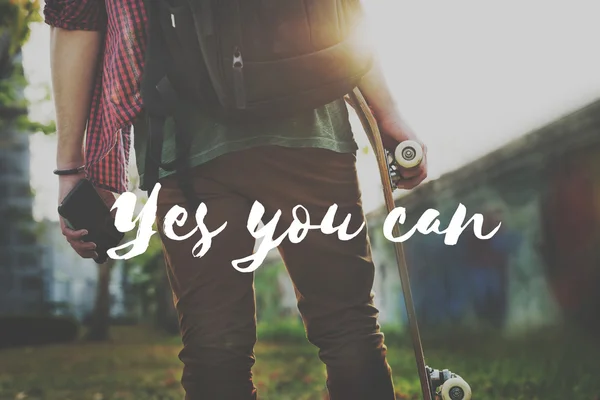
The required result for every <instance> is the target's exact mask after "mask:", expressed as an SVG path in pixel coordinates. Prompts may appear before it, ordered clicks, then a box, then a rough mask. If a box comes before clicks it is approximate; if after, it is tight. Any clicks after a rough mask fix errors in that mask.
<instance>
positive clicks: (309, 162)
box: [157, 146, 394, 400]
mask: <svg viewBox="0 0 600 400" xmlns="http://www.w3.org/2000/svg"><path fill="white" fill-rule="evenodd" d="M355 161H356V159H355V155H354V154H341V153H336V152H333V151H328V150H322V149H313V148H301V149H299V148H295V149H292V148H285V147H279V146H262V147H256V148H252V149H248V150H244V151H239V152H234V153H229V154H227V155H225V156H221V157H219V158H217V159H215V160H213V161H211V162H208V163H207V164H204V165H202V166H200V167H197V168H194V169H193V170H192V173H193V174H192V176H193V185H194V190H195V193H196V195H197V196H198V197H199V199H200V200H201V201H202V202H204V204H206V206H207V208H208V214H207V216H206V218H205V221H204V222H205V224H206V226H207V227H208V229H209V230H210V231H214V230H216V229H217V228H218V227H220V226H221V225H222V224H223V223H224V222H225V221H227V227H226V228H225V230H224V231H222V232H221V233H220V234H219V235H218V236H216V237H215V238H214V239H213V243H212V247H211V248H210V250H209V251H208V253H206V254H205V255H204V256H203V257H201V258H194V257H193V256H192V248H193V246H194V245H195V244H196V242H198V240H199V233H196V234H195V235H194V236H192V237H191V238H189V239H186V240H183V241H173V240H170V239H168V238H166V237H165V235H164V232H163V227H162V221H163V219H164V217H165V215H166V213H167V212H168V211H169V210H170V209H171V207H173V206H174V205H179V206H181V207H186V203H185V198H184V196H183V194H182V193H181V191H180V190H179V186H178V184H177V182H176V180H175V179H174V178H171V177H169V178H165V179H162V180H161V184H162V188H161V192H160V195H159V198H158V212H157V218H158V229H159V233H160V235H161V237H162V240H163V246H164V250H165V259H166V262H167V269H168V274H169V279H170V282H171V286H172V289H173V293H174V298H175V304H176V308H177V312H178V314H179V320H180V327H181V334H182V338H183V345H184V347H183V350H182V351H181V353H180V359H181V360H182V362H183V363H184V372H183V378H182V385H183V387H184V389H185V391H186V399H187V400H201V399H202V400H204V399H206V400H221V399H223V400H229V399H231V400H251V399H257V393H256V389H255V387H254V385H253V383H252V373H251V368H252V366H253V364H254V362H255V358H254V353H253V348H254V344H255V342H256V313H255V298H254V286H253V273H243V272H239V271H237V270H235V269H234V268H233V266H232V265H231V261H232V260H236V259H241V258H244V257H247V256H249V255H251V254H252V251H253V247H254V244H255V240H254V238H253V237H252V236H251V235H250V233H249V232H248V230H247V227H246V223H247V220H248V215H249V212H250V209H251V207H252V204H253V203H254V201H256V200H258V201H259V202H260V203H261V204H262V205H263V206H264V207H265V209H266V213H265V222H268V221H270V220H271V219H272V217H273V216H274V214H275V213H276V212H277V210H281V211H282V216H281V220H280V223H279V224H278V228H277V232H276V236H275V237H278V236H279V235H281V233H283V232H284V231H285V230H287V229H288V227H289V226H290V223H291V221H292V212H291V210H292V208H294V207H295V206H296V205H299V204H301V205H303V206H304V207H306V209H307V210H308V211H309V213H310V218H311V223H312V224H313V225H315V224H319V223H320V222H321V220H322V219H323V216H324V215H325V213H326V212H327V210H328V208H329V207H330V206H331V205H332V204H334V203H335V204H337V205H338V206H339V208H338V211H337V214H336V215H337V217H336V220H335V223H334V226H337V225H339V224H340V223H341V222H342V221H343V220H344V219H345V217H346V215H348V214H351V215H352V219H351V223H350V226H349V229H348V232H355V231H356V230H357V229H358V228H359V227H360V225H361V224H362V223H363V222H364V214H363V211H362V205H361V200H360V190H359V188H358V183H357V176H356V166H355ZM188 212H189V213H190V215H189V218H188V222H187V223H186V224H185V225H184V226H183V227H181V228H179V227H177V226H176V225H175V232H176V233H177V234H179V235H184V234H185V233H188V232H190V231H191V230H192V229H193V228H194V227H195V226H196V225H195V224H196V222H195V220H194V218H193V216H194V212H195V210H188ZM279 252H280V254H281V256H282V258H283V260H284V262H285V265H286V268H287V270H288V272H289V274H290V277H291V279H292V281H293V284H294V288H295V291H296V296H297V299H298V308H299V310H300V313H301V314H302V318H303V321H304V324H305V327H306V331H307V336H308V339H309V341H310V342H311V343H312V344H314V345H315V346H317V347H318V348H319V350H320V351H319V357H320V359H321V360H322V361H323V362H324V363H325V365H326V367H327V375H328V378H327V387H328V390H329V394H330V398H331V400H354V399H356V400H393V399H394V388H393V385H392V381H391V370H390V368H389V365H388V364H387V362H386V346H385V345H384V343H383V335H382V333H381V332H380V331H379V325H378V323H377V316H378V310H377V309H376V308H375V307H374V305H373V294H372V286H373V277H374V265H373V262H372V259H371V250H370V244H369V239H368V236H367V231H366V227H365V228H363V229H362V231H361V233H360V234H359V235H358V236H357V237H355V238H354V239H352V240H350V241H341V240H339V239H338V237H337V234H333V235H325V234H323V233H322V232H321V231H320V230H311V231H310V232H309V233H308V236H307V237H306V238H305V239H304V240H303V241H301V242H300V243H297V244H293V243H291V242H289V241H287V240H285V241H284V242H283V243H282V244H281V245H280V246H279ZM257 273H260V268H259V271H258V272H257Z"/></svg>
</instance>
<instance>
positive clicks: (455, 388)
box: [441, 377, 471, 400]
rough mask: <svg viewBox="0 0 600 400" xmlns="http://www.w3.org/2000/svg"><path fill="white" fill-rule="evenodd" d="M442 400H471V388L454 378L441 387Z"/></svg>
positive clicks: (461, 380) (458, 378)
mask: <svg viewBox="0 0 600 400" xmlns="http://www.w3.org/2000/svg"><path fill="white" fill-rule="evenodd" d="M441 395H442V400H471V387H470V386H469V384H468V383H467V382H465V380H464V379H462V378H460V377H454V378H450V379H448V380H447V381H446V382H444V384H443V385H442V393H441Z"/></svg>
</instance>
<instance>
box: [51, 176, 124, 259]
mask: <svg viewBox="0 0 600 400" xmlns="http://www.w3.org/2000/svg"><path fill="white" fill-rule="evenodd" d="M83 178H84V175H83V174H77V175H61V176H59V177H58V203H59V204H60V203H61V202H62V201H63V199H64V198H65V197H66V196H67V195H68V194H69V192H71V190H73V188H74V187H75V185H76V184H77V182H79V181H80V180H81V179H83ZM96 191H97V192H98V194H99V195H100V197H101V198H102V200H104V203H105V204H106V206H107V207H108V208H109V209H110V208H112V206H113V204H114V203H115V197H114V195H113V194H112V192H109V191H108V190H103V189H98V188H96ZM59 218H60V228H61V230H62V234H63V235H64V236H65V238H66V239H67V242H69V244H70V245H71V247H72V248H73V250H75V251H76V252H77V254H79V255H80V256H81V257H82V258H92V259H96V258H98V253H97V252H96V244H95V243H92V242H84V241H83V237H84V236H85V235H87V234H88V232H87V231H86V230H85V229H80V230H73V229H71V228H69V227H68V226H67V224H66V222H65V220H64V218H62V217H60V216H59Z"/></svg>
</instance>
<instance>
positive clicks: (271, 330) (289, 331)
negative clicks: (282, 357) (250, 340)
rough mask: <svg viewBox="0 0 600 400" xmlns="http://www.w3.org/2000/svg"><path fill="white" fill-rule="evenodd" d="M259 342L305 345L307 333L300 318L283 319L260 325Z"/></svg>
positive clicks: (258, 330)
mask: <svg viewBox="0 0 600 400" xmlns="http://www.w3.org/2000/svg"><path fill="white" fill-rule="evenodd" d="M257 336H258V340H265V341H269V342H278V343H279V342H285V343H296V342H298V343H304V342H306V340H307V339H306V333H305V330H304V325H303V324H302V321H301V320H300V318H291V317H290V318H283V319H278V320H275V321H270V322H266V323H259V324H258V328H257Z"/></svg>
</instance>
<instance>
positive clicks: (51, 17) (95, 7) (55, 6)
mask: <svg viewBox="0 0 600 400" xmlns="http://www.w3.org/2000/svg"><path fill="white" fill-rule="evenodd" d="M44 20H45V22H46V23H47V24H48V25H51V26H54V27H57V28H62V29H68V30H73V31H76V30H80V31H100V30H103V29H104V27H105V25H106V6H105V4H104V0H46V4H45V5H44Z"/></svg>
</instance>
